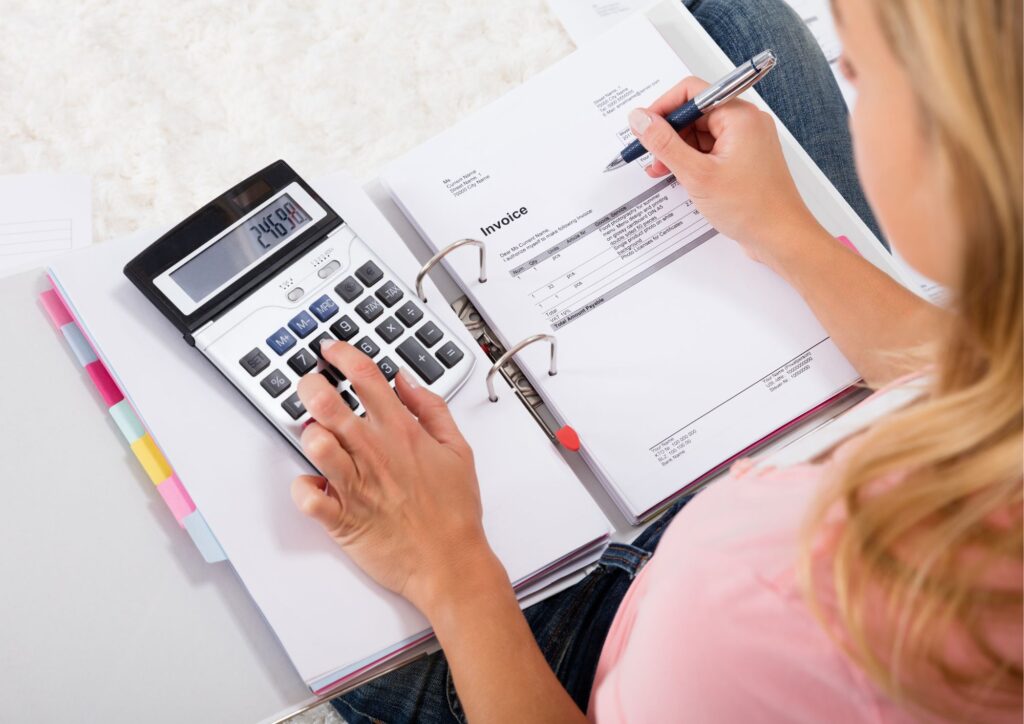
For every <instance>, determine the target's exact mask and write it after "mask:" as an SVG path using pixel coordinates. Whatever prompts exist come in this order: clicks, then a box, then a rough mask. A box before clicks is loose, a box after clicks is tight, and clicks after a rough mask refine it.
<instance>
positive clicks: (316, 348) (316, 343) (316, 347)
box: [309, 332, 334, 359]
mask: <svg viewBox="0 0 1024 724" xmlns="http://www.w3.org/2000/svg"><path fill="white" fill-rule="evenodd" d="M328 339H331V340H333V339H334V337H332V336H331V335H329V334H328V333H327V332H324V333H323V334H318V335H317V336H316V337H314V338H313V341H312V342H310V343H309V348H310V349H311V350H313V352H314V353H315V354H316V355H317V356H318V357H320V358H321V359H323V355H322V354H320V345H321V344H323V343H324V342H325V341H326V340H328Z"/></svg>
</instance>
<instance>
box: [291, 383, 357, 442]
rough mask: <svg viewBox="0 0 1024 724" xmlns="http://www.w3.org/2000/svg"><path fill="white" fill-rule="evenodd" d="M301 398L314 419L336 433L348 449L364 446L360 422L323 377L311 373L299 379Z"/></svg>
mask: <svg viewBox="0 0 1024 724" xmlns="http://www.w3.org/2000/svg"><path fill="white" fill-rule="evenodd" d="M298 392H299V399H300V400H302V405H303V406H304V407H305V408H306V410H307V411H308V412H309V414H310V416H311V417H312V418H313V419H314V420H316V421H317V422H318V423H320V424H321V425H322V426H323V427H325V428H326V429H327V430H329V431H331V432H332V433H334V434H335V435H336V436H337V437H338V440H339V441H340V442H341V444H342V446H343V447H344V448H345V449H346V450H350V451H351V450H353V449H354V448H357V447H359V446H360V444H361V441H362V436H363V431H362V430H361V427H362V426H361V425H360V423H361V422H362V421H361V420H360V419H359V418H358V417H356V416H355V415H354V414H353V413H352V410H351V409H350V408H349V406H348V405H347V404H346V403H345V401H344V400H342V399H341V395H339V394H338V391H337V390H336V389H335V388H334V386H333V385H332V384H331V383H330V382H328V381H327V380H326V379H325V378H324V376H323V375H320V374H309V375H306V376H305V377H303V378H302V379H301V380H299V390H298Z"/></svg>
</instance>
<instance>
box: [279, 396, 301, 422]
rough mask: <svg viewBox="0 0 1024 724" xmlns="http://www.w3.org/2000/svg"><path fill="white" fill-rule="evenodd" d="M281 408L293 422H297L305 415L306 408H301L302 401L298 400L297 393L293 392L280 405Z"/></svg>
mask: <svg viewBox="0 0 1024 724" xmlns="http://www.w3.org/2000/svg"><path fill="white" fill-rule="evenodd" d="M281 407H283V408H284V411H285V412H287V413H288V414H289V415H291V417H292V419H293V420H298V419H299V418H300V417H302V416H303V415H305V414H306V408H305V407H303V405H302V401H301V400H300V399H299V393H298V392H293V393H292V394H291V395H289V396H288V397H287V399H285V401H284V402H282V403H281Z"/></svg>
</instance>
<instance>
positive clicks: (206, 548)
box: [184, 510, 228, 563]
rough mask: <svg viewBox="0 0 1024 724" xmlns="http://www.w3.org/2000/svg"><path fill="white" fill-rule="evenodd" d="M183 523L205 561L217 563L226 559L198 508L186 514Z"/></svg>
mask: <svg viewBox="0 0 1024 724" xmlns="http://www.w3.org/2000/svg"><path fill="white" fill-rule="evenodd" d="M184 524H185V530H187V531H188V534H189V535H190V536H191V537H192V542H193V543H195V544H196V548H198V549H199V552H200V553H201V554H202V555H203V560H205V561H206V562H207V563H217V562H219V561H226V560H227V559H228V557H227V555H226V554H225V553H224V549H223V548H221V547H220V543H218V542H217V538H216V537H214V535H213V531H212V530H210V526H208V525H207V524H206V520H205V519H204V518H203V516H202V515H201V514H200V512H199V511H198V510H193V511H192V512H191V513H189V514H188V515H186V516H185V520H184Z"/></svg>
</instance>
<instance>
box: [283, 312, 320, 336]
mask: <svg viewBox="0 0 1024 724" xmlns="http://www.w3.org/2000/svg"><path fill="white" fill-rule="evenodd" d="M288 327H289V328H291V330H292V331H293V332H295V334H297V335H299V336H300V337H306V336H308V335H309V333H310V332H312V331H313V330H314V329H316V320H315V319H313V318H312V317H311V316H309V314H307V313H306V312H299V313H298V314H296V315H295V316H294V317H292V321H290V322H288Z"/></svg>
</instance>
